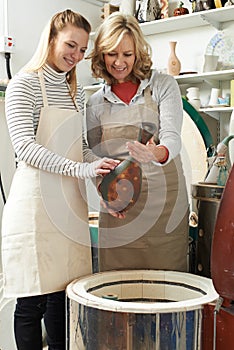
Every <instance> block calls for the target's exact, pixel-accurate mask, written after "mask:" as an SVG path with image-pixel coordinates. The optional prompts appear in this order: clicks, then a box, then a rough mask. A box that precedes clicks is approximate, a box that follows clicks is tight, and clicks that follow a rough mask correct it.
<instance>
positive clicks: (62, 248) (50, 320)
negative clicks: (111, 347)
mask: <svg viewBox="0 0 234 350" xmlns="http://www.w3.org/2000/svg"><path fill="white" fill-rule="evenodd" d="M90 30H91V27H90V24H89V22H88V21H87V20H86V19H85V18H84V17H83V16H81V15H80V14H79V13H75V12H73V11H71V10H65V11H63V12H60V13H57V14H56V15H54V16H53V17H52V19H51V20H50V22H49V24H48V26H47V27H46V28H45V30H44V32H43V34H42V37H41V41H40V43H39V46H38V49H37V51H36V53H35V55H34V56H33V58H32V59H31V61H30V62H29V63H28V64H27V65H26V66H25V67H24V68H23V69H22V70H21V71H20V72H19V73H18V74H17V75H16V76H15V77H14V78H13V79H12V80H11V82H10V84H9V86H8V88H7V93H6V117H7V123H8V127H9V132H10V137H11V140H12V144H13V146H14V150H15V153H16V156H17V162H18V167H17V170H16V173H15V175H14V178H13V182H12V186H11V190H10V194H9V197H8V199H7V203H6V205H5V207H4V213H3V219H2V258H3V274H4V294H5V297H16V298H17V304H16V309H15V314H14V328H15V339H16V344H17V348H18V349H20V350H32V349H33V350H39V349H40V350H41V349H42V331H41V319H42V317H43V316H44V323H45V327H46V332H47V343H48V346H49V349H51V350H55V349H56V350H64V349H65V347H66V345H65V288H66V285H67V284H68V283H69V282H71V281H72V280H73V279H75V278H77V277H79V276H82V275H86V274H89V273H91V271H92V270H91V256H90V242H89V226H88V211H87V203H86V198H85V189H84V183H83V182H82V180H80V179H84V178H90V177H95V176H97V175H98V174H106V173H108V172H109V171H110V170H111V169H113V168H114V167H115V166H116V164H117V163H118V162H117V161H114V160H112V159H108V158H103V159H99V160H96V161H94V162H92V163H90V164H89V163H82V161H83V158H85V159H86V160H87V161H88V162H91V161H93V160H94V159H97V157H95V156H93V155H92V153H91V151H90V150H89V149H88V148H87V146H86V144H85V143H84V141H83V138H82V134H83V132H82V118H83V116H82V114H83V110H84V91H83V89H82V87H81V85H80V84H79V83H77V79H76V64H77V63H78V62H79V61H81V60H82V59H83V57H84V54H85V51H86V49H87V44H88V38H89V33H90ZM82 143H83V147H82ZM82 148H83V149H82Z"/></svg>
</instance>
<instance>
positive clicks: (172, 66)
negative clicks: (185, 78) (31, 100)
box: [167, 41, 181, 76]
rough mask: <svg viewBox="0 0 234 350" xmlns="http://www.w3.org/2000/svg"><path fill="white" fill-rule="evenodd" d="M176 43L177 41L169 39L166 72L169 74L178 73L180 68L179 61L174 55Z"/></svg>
mask: <svg viewBox="0 0 234 350" xmlns="http://www.w3.org/2000/svg"><path fill="white" fill-rule="evenodd" d="M176 44H177V41H170V42H169V45H170V50H171V52H170V55H169V58H168V63H167V73H168V74H170V75H173V76H174V75H179V74H180V69H181V63H180V60H179V59H178V57H177V56H176Z"/></svg>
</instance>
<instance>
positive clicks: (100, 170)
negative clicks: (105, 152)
mask: <svg viewBox="0 0 234 350" xmlns="http://www.w3.org/2000/svg"><path fill="white" fill-rule="evenodd" d="M119 162H120V161H119V160H116V159H111V158H106V157H105V158H102V159H100V160H98V161H96V166H95V172H96V175H106V174H108V173H109V172H110V171H111V170H114V168H115V167H116V166H117V165H118V164H119Z"/></svg>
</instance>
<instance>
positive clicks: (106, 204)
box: [100, 198, 126, 219]
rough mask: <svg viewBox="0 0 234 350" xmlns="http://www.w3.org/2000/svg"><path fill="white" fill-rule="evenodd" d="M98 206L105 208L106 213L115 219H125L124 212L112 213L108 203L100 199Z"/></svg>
mask: <svg viewBox="0 0 234 350" xmlns="http://www.w3.org/2000/svg"><path fill="white" fill-rule="evenodd" d="M100 204H101V205H102V207H103V208H105V209H106V210H107V211H108V213H109V214H110V215H112V216H114V217H115V218H118V219H124V218H125V217H126V212H124V211H122V212H117V211H114V210H113V209H111V208H110V207H109V206H108V203H107V202H106V201H104V200H103V199H102V198H101V200H100Z"/></svg>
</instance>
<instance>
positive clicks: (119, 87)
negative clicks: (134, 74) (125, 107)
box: [111, 81, 139, 104]
mask: <svg viewBox="0 0 234 350" xmlns="http://www.w3.org/2000/svg"><path fill="white" fill-rule="evenodd" d="M138 86H139V84H135V83H133V82H132V81H125V82H123V83H118V84H114V85H112V86H111V90H112V91H113V92H114V94H115V95H116V96H118V97H119V98H120V99H121V100H122V101H123V102H125V103H127V104H129V103H130V102H131V99H132V98H133V96H135V95H136V92H137V89H138Z"/></svg>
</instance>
